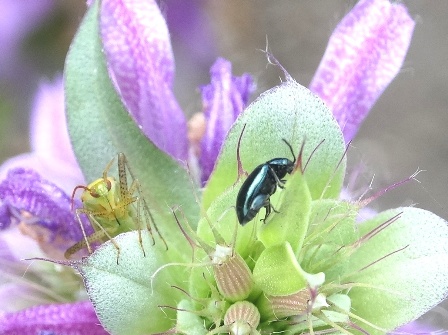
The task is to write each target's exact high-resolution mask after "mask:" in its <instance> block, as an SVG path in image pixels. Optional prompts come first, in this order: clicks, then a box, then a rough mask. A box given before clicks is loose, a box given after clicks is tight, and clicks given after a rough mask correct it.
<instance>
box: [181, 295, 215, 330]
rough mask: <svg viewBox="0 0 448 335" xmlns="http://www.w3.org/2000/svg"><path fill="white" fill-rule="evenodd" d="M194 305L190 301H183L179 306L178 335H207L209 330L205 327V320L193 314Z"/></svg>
mask: <svg viewBox="0 0 448 335" xmlns="http://www.w3.org/2000/svg"><path fill="white" fill-rule="evenodd" d="M193 310H194V306H193V304H192V303H191V302H190V301H189V300H182V301H181V302H179V304H178V306H177V324H176V334H185V335H205V334H207V333H208V330H207V329H206V328H205V326H204V320H203V319H202V318H201V317H200V316H199V315H197V314H195V313H193V312H192V311H193Z"/></svg>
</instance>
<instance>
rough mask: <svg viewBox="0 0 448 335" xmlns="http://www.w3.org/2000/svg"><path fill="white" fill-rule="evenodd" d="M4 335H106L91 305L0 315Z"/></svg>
mask: <svg viewBox="0 0 448 335" xmlns="http://www.w3.org/2000/svg"><path fill="white" fill-rule="evenodd" d="M0 334H3V335H13V334H21V335H35V334H40V335H44V334H45V335H50V334H51V335H68V334H70V335H77V334H79V335H84V334H90V335H106V334H108V333H107V332H106V331H105V330H104V329H103V327H101V325H100V324H99V322H98V318H97V317H96V314H95V310H94V309H93V306H92V304H91V303H90V302H78V303H74V304H61V305H56V304H53V305H42V306H36V307H32V308H28V309H25V310H23V311H20V312H17V313H2V314H1V313H0Z"/></svg>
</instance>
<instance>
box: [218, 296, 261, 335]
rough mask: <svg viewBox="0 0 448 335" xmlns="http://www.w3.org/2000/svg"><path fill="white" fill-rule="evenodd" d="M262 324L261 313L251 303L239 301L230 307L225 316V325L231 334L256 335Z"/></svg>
mask: <svg viewBox="0 0 448 335" xmlns="http://www.w3.org/2000/svg"><path fill="white" fill-rule="evenodd" d="M259 324H260V312H259V311H258V309H257V307H256V306H255V305H254V304H252V303H251V302H249V301H238V302H236V303H234V304H233V305H232V306H230V307H229V309H228V310H227V312H226V314H225V316H224V325H226V326H228V327H229V332H230V334H238V335H242V334H254V333H255V330H256V329H257V327H258V325H259Z"/></svg>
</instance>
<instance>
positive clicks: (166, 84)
mask: <svg viewBox="0 0 448 335" xmlns="http://www.w3.org/2000/svg"><path fill="white" fill-rule="evenodd" d="M101 38H102V42H103V46H104V52H105V55H106V59H107V64H108V69H109V73H110V75H111V77H112V81H113V82H114V84H115V87H116V89H117V91H118V93H119V94H120V95H121V98H122V101H123V102H124V104H125V106H126V107H127V109H128V111H129V113H130V114H131V115H132V117H133V118H134V120H135V121H136V123H137V124H138V125H139V126H140V127H141V129H142V130H143V132H144V133H145V135H146V136H147V137H149V138H150V139H151V140H152V141H153V142H154V143H155V144H156V145H157V146H158V147H159V148H160V149H161V150H164V151H165V152H167V153H168V154H170V155H171V156H173V157H175V158H178V159H180V160H186V159H187V152H188V142H187V126H186V120H185V116H184V114H183V113H182V110H181V109H180V107H179V105H178V103H177V101H176V99H175V97H174V95H173V92H172V89H171V87H172V83H173V74H174V60H173V54H172V50H171V44H170V40H169V33H168V28H167V26H166V22H165V20H164V18H163V16H162V14H161V13H160V10H159V7H158V6H157V4H156V2H155V1H152V0H148V1H139V0H104V1H102V4H101Z"/></svg>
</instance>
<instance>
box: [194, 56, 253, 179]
mask: <svg viewBox="0 0 448 335" xmlns="http://www.w3.org/2000/svg"><path fill="white" fill-rule="evenodd" d="M210 75H211V82H210V84H209V85H206V86H203V87H201V92H202V104H203V111H204V116H205V119H206V129H205V134H204V137H203V138H202V140H201V154H200V159H199V162H200V165H201V167H202V176H201V181H202V182H203V183H205V181H207V180H208V177H209V176H210V173H211V172H212V170H213V167H214V166H215V161H216V158H217V157H218V153H219V150H220V148H221V146H222V143H223V142H224V139H225V137H226V135H227V132H228V131H229V129H230V127H231V126H232V125H233V123H234V122H235V120H236V118H237V117H238V115H239V114H240V113H241V112H242V111H243V109H244V108H245V107H246V105H247V102H248V100H249V95H250V93H251V92H252V91H253V89H254V85H253V81H252V77H251V76H250V75H249V74H243V75H242V76H241V77H234V76H232V65H231V63H230V62H229V61H227V60H225V59H223V58H218V59H217V60H216V62H215V63H214V64H213V66H212V67H211V69H210Z"/></svg>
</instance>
